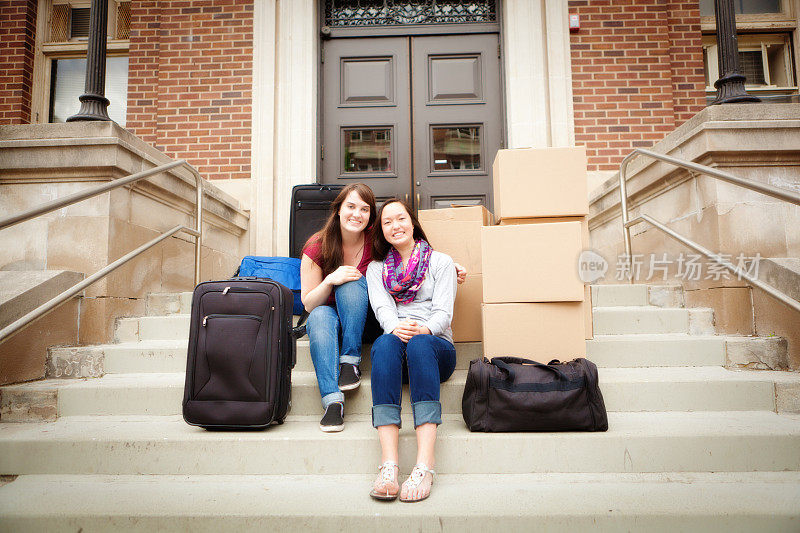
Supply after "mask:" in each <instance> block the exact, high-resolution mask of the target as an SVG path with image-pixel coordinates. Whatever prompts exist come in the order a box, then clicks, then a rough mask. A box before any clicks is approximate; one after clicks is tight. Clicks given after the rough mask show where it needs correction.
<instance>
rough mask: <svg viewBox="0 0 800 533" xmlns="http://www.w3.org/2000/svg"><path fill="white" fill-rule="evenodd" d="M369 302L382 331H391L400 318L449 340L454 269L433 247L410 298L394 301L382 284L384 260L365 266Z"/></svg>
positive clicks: (451, 339) (451, 334) (454, 286)
mask: <svg viewBox="0 0 800 533" xmlns="http://www.w3.org/2000/svg"><path fill="white" fill-rule="evenodd" d="M367 288H368V291H369V303H370V305H372V310H373V311H374V312H375V317H376V318H377V319H378V322H379V323H380V325H381V327H382V328H383V332H384V333H391V332H392V331H394V328H396V327H397V325H398V324H399V323H400V320H401V319H403V318H411V319H413V320H416V321H417V322H418V323H420V324H422V325H424V326H426V327H427V328H428V329H429V330H431V333H432V334H433V335H435V336H437V337H440V338H442V339H444V340H446V341H448V342H450V343H452V342H453V331H452V330H451V329H450V323H451V322H452V320H453V303H454V302H455V299H456V269H455V266H454V264H453V260H452V259H451V258H450V256H449V255H446V254H443V253H441V252H437V251H434V252H433V253H431V260H430V265H429V266H428V272H427V273H426V274H425V279H424V280H423V282H422V285H421V286H420V288H419V291H417V295H416V297H415V298H414V300H413V301H411V302H409V303H407V304H401V303H397V302H396V301H395V299H394V298H392V296H391V295H390V294H389V293H388V292H387V291H386V288H384V286H383V262H382V261H373V262H372V263H370V264H369V265H368V266H367Z"/></svg>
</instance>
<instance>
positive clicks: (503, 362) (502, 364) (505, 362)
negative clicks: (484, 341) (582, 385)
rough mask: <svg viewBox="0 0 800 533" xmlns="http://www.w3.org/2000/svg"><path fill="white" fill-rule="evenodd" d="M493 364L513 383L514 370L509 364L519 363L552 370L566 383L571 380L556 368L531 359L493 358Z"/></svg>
mask: <svg viewBox="0 0 800 533" xmlns="http://www.w3.org/2000/svg"><path fill="white" fill-rule="evenodd" d="M491 363H492V364H493V365H494V366H496V367H497V368H499V369H501V370H505V371H506V372H508V377H509V379H510V380H511V381H514V369H513V368H512V367H511V366H510V365H509V363H517V364H520V365H522V364H526V365H533V366H538V367H539V368H545V369H547V370H551V371H553V372H555V374H556V375H557V376H558V377H559V378H560V379H562V380H564V381H569V378H567V376H565V375H564V373H563V372H562V371H560V370H559V369H557V368H556V367H554V366H548V365H545V364H542V363H539V362H538V361H532V360H531V359H523V358H521V357H493V358H492V361H491Z"/></svg>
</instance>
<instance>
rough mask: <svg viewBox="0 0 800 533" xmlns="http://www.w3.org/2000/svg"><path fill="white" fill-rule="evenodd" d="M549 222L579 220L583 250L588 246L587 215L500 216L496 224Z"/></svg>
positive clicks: (511, 224) (512, 224)
mask: <svg viewBox="0 0 800 533" xmlns="http://www.w3.org/2000/svg"><path fill="white" fill-rule="evenodd" d="M549 222H580V224H581V245H582V246H583V250H586V249H588V248H589V217H588V216H583V217H539V218H502V219H500V220H498V221H497V225H498V226H519V225H521V224H547V223H549Z"/></svg>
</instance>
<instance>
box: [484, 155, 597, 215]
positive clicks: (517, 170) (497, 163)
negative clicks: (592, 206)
mask: <svg viewBox="0 0 800 533" xmlns="http://www.w3.org/2000/svg"><path fill="white" fill-rule="evenodd" d="M492 184H493V188H494V215H495V217H496V218H498V219H503V218H520V217H555V216H582V215H587V214H589V196H588V190H587V188H588V186H587V183H586V148H585V147H583V146H574V147H568V148H516V149H511V150H498V152H497V155H496V156H495V159H494V164H493V166H492Z"/></svg>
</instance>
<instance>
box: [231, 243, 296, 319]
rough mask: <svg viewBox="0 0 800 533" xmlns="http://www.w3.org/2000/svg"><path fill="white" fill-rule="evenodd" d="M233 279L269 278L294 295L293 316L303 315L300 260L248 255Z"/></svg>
mask: <svg viewBox="0 0 800 533" xmlns="http://www.w3.org/2000/svg"><path fill="white" fill-rule="evenodd" d="M233 276H234V277H240V278H269V279H271V280H273V281H277V282H278V283H280V284H281V285H285V286H286V287H289V288H290V289H291V290H292V293H293V294H294V308H293V313H294V314H295V315H301V314H303V310H304V309H303V302H301V301H300V260H299V259H297V258H294V257H259V256H255V255H248V256H246V257H245V258H244V259H242V264H241V265H239V268H238V269H237V270H236V273H235V274H234V275H233Z"/></svg>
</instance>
